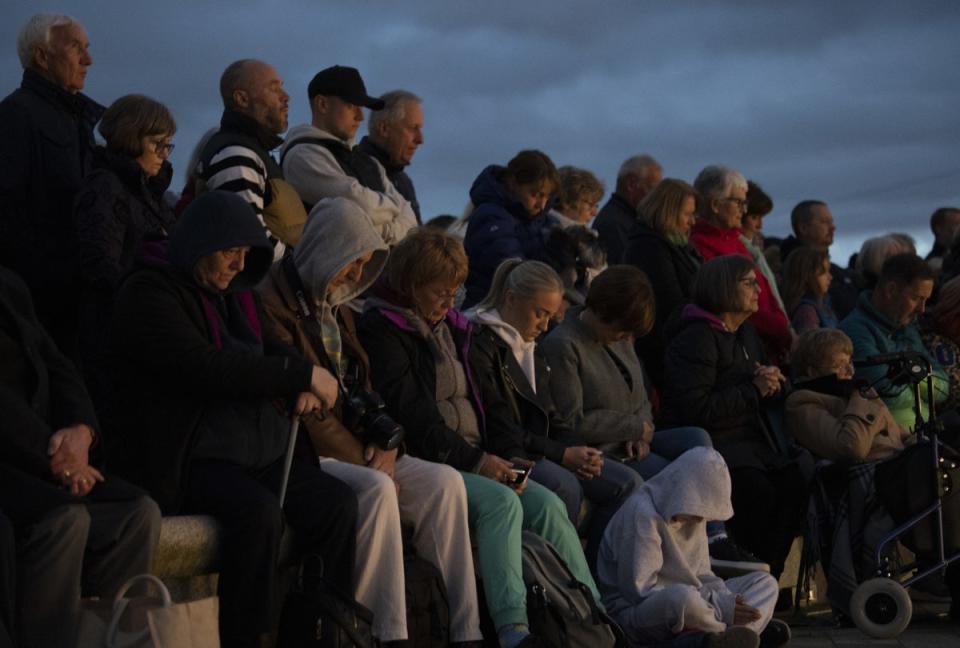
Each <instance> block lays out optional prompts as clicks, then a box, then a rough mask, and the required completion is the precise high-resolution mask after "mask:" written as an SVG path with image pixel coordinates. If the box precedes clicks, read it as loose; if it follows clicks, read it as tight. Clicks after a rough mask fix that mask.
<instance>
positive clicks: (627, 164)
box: [593, 155, 663, 265]
mask: <svg viewBox="0 0 960 648" xmlns="http://www.w3.org/2000/svg"><path fill="white" fill-rule="evenodd" d="M662 178H663V168H662V167H661V166H660V163H659V162H657V161H656V160H655V159H653V157H651V156H649V155H634V156H633V157H630V158H627V159H626V160H625V161H624V163H623V164H621V165H620V170H619V171H618V172H617V188H616V189H615V190H614V192H613V193H612V194H610V200H608V201H607V204H606V205H604V206H603V208H602V209H601V210H600V213H599V214H597V217H596V218H595V219H594V220H593V229H595V230H597V232H598V233H599V234H600V245H601V246H602V247H603V249H604V251H605V252H606V253H607V263H609V264H610V265H615V264H617V263H621V262H622V261H623V253H624V247H625V246H626V243H627V237H628V236H629V235H630V232H631V230H633V226H634V224H635V223H636V222H637V206H638V205H639V204H640V201H641V200H643V198H644V196H646V195H647V194H648V193H650V192H651V191H653V188H654V187H656V186H657V184H658V183H659V182H660V180H661V179H662Z"/></svg>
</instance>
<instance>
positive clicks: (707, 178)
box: [690, 165, 793, 364]
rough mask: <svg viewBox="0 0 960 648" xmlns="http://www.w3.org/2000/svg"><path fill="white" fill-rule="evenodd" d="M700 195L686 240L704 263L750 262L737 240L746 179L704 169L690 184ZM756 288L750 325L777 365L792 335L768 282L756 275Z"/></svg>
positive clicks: (734, 173)
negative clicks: (725, 258)
mask: <svg viewBox="0 0 960 648" xmlns="http://www.w3.org/2000/svg"><path fill="white" fill-rule="evenodd" d="M693 186H694V188H696V190H697V192H698V193H699V194H700V197H701V201H700V205H699V206H700V217H699V218H698V219H697V222H696V223H695V224H694V226H693V233H692V234H691V236H690V240H691V241H692V242H693V245H694V247H696V248H697V251H698V252H700V254H701V255H702V256H703V258H704V259H705V260H707V261H709V260H710V259H712V258H714V257H718V256H722V255H726V254H736V255H738V256H742V257H745V258H747V259H750V260H751V261H752V260H753V255H751V254H750V251H749V250H748V249H747V247H746V246H745V245H744V244H743V241H742V240H741V239H740V229H741V227H742V224H743V215H744V214H745V213H746V210H747V180H746V178H744V177H743V175H742V174H741V173H740V172H739V171H736V170H734V169H731V168H728V167H725V166H716V165H714V166H708V167H706V168H704V169H703V170H702V171H701V172H700V173H699V175H697V179H696V180H694V183H693ZM756 280H757V281H758V282H759V285H760V297H759V301H758V306H757V311H756V312H755V313H754V314H753V315H751V317H750V322H751V323H752V324H753V325H754V326H755V327H756V330H757V333H758V334H759V335H760V339H761V340H763V345H764V348H765V349H766V352H767V355H768V356H769V357H770V358H771V359H772V360H773V361H774V362H776V363H777V364H780V363H782V362H783V361H784V360H786V356H787V353H788V352H789V350H790V345H791V343H792V342H793V333H792V332H791V331H790V322H789V320H788V319H787V315H786V313H784V312H783V307H781V306H780V303H779V302H778V300H777V298H776V294H775V293H774V291H773V288H772V287H771V286H770V282H769V281H768V280H767V278H766V277H765V276H764V275H763V274H762V273H761V272H757V277H756Z"/></svg>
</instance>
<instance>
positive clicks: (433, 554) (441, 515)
mask: <svg viewBox="0 0 960 648" xmlns="http://www.w3.org/2000/svg"><path fill="white" fill-rule="evenodd" d="M386 258H387V246H386V244H384V242H383V241H382V240H381V239H380V236H379V235H378V234H377V232H376V230H375V229H374V228H373V226H372V225H371V224H370V223H369V221H368V220H367V219H366V218H365V217H364V214H363V210H362V209H361V208H360V207H358V206H357V205H356V204H355V203H353V202H351V201H349V200H347V199H345V198H334V199H324V200H321V201H320V202H319V203H318V204H317V206H316V207H315V208H314V209H313V211H312V212H311V213H310V218H309V219H308V221H307V225H306V227H305V228H304V231H303V234H302V236H301V238H300V240H299V242H298V243H297V245H296V247H295V248H294V249H293V251H292V252H291V253H288V254H287V255H286V256H285V257H284V258H283V260H281V262H280V263H278V264H275V265H274V266H273V267H272V268H271V271H270V274H269V275H268V276H267V278H266V280H265V281H263V282H262V283H261V284H260V286H259V288H258V289H259V291H260V294H261V296H262V298H263V306H264V311H265V318H264V328H265V329H266V333H267V334H268V336H269V337H270V338H271V339H273V340H274V341H277V342H280V343H282V344H285V345H289V346H293V347H295V348H296V349H297V350H298V351H299V352H300V353H301V354H303V355H304V357H306V358H308V359H310V360H311V361H312V362H315V363H316V364H318V365H321V366H324V367H326V368H328V369H329V370H330V372H331V373H333V374H334V375H336V376H338V377H339V380H340V383H341V389H342V392H343V394H342V395H341V398H340V399H339V402H338V404H337V405H336V406H335V407H334V408H333V410H331V411H329V412H325V413H323V414H322V415H318V416H306V417H304V419H303V423H302V425H303V428H305V429H306V431H307V432H308V434H309V437H310V440H311V441H312V442H313V448H314V450H315V451H316V453H317V454H318V455H320V465H321V469H322V470H323V471H324V472H328V473H329V474H331V475H333V476H335V477H337V479H340V480H341V481H343V482H346V483H347V484H348V485H349V486H350V487H351V488H352V489H353V490H354V492H355V493H356V495H357V502H358V505H359V510H360V514H359V515H358V521H359V523H358V528H357V557H358V559H357V564H356V568H355V570H354V582H355V586H356V590H355V595H356V598H357V600H358V601H360V602H361V603H363V604H364V605H366V606H367V607H369V608H370V609H371V610H372V611H373V614H374V617H373V634H374V636H375V637H377V638H378V639H379V640H380V641H381V642H391V641H402V640H405V639H407V636H408V635H407V624H406V613H405V607H406V606H405V596H404V579H403V544H402V541H401V523H403V524H405V525H409V526H410V527H412V529H413V537H412V540H413V542H412V544H413V548H414V550H415V551H416V553H417V555H418V556H420V557H421V558H423V559H425V560H427V561H429V562H431V563H433V564H434V565H435V566H436V567H437V568H438V569H439V570H440V572H441V574H442V575H443V578H444V582H445V584H446V588H447V592H448V596H449V603H450V626H451V627H450V635H451V641H452V642H454V645H459V644H461V643H467V642H473V641H479V640H480V639H481V638H482V635H481V633H480V620H479V605H478V602H477V591H476V584H475V580H474V569H473V560H472V556H471V551H470V532H469V526H468V521H467V494H466V490H465V489H464V484H463V479H462V478H461V477H460V474H459V473H458V472H457V471H456V470H454V469H453V468H451V467H450V466H446V465H441V464H438V463H434V462H430V461H424V460H421V459H417V458H415V457H412V456H410V455H408V454H405V453H403V452H402V446H401V447H397V446H396V443H397V442H398V439H397V438H396V437H393V438H385V436H384V434H382V432H383V431H385V430H388V429H389V427H390V426H389V425H383V424H382V425H380V426H371V425H364V421H366V420H368V419H361V420H358V418H359V417H358V416H357V413H356V412H355V411H353V410H352V409H351V406H350V405H349V403H348V402H346V401H349V400H351V399H350V398H345V397H344V395H345V394H349V395H351V396H356V395H357V394H358V393H360V392H363V393H365V394H370V393H372V392H371V387H370V379H369V375H370V366H369V361H368V359H367V355H366V352H365V351H364V349H363V346H362V345H361V344H360V341H359V339H358V338H357V334H356V328H355V325H354V320H353V315H352V312H351V310H350V309H349V308H345V307H344V305H345V304H346V303H347V302H349V301H350V300H351V299H353V298H354V297H356V296H357V295H359V294H360V293H361V292H363V291H364V290H366V289H367V288H369V287H370V285H371V284H372V283H373V282H374V280H376V278H377V276H378V275H379V274H380V272H381V270H382V269H383V266H384V263H385V262H386ZM368 407H369V406H368ZM375 413H376V412H375ZM382 423H386V422H385V421H383V422H382ZM371 427H375V428H377V429H380V430H381V434H375V433H374V430H373V429H369V428H371Z"/></svg>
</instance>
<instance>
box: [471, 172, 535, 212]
mask: <svg viewBox="0 0 960 648" xmlns="http://www.w3.org/2000/svg"><path fill="white" fill-rule="evenodd" d="M506 170H507V168H506V167H503V166H500V165H499V164H491V165H490V166H488V167H487V168H486V169H484V170H483V171H481V172H480V175H478V176H477V179H476V180H474V181H473V186H471V187H470V202H472V203H473V204H474V206H475V207H479V206H480V205H482V204H484V203H493V204H495V205H499V206H500V207H503V208H504V209H506V210H507V211H509V212H510V213H511V214H513V215H514V216H516V217H517V218H524V219H532V218H535V216H533V215H531V214H530V213H529V212H527V210H526V208H524V206H523V205H521V204H520V203H519V202H518V201H517V200H516V199H515V198H514V197H513V196H511V195H510V193H509V192H508V191H507V188H506V187H504V186H503V183H502V182H500V178H501V176H502V175H503V173H504V172H505V171H506ZM547 209H549V205H548V206H547V207H546V208H545V209H544V211H546V210H547ZM537 216H539V214H537Z"/></svg>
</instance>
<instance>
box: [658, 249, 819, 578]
mask: <svg viewBox="0 0 960 648" xmlns="http://www.w3.org/2000/svg"><path fill="white" fill-rule="evenodd" d="M758 276H759V273H757V272H756V269H755V266H754V264H753V260H752V259H748V258H746V257H743V256H740V255H725V256H719V257H717V258H715V259H712V260H710V261H707V262H706V263H705V264H704V265H703V266H702V267H701V268H700V271H699V272H698V273H697V277H696V280H695V281H694V286H693V303H692V304H688V305H687V306H685V307H684V308H683V310H682V311H681V315H680V323H679V329H680V330H679V331H678V333H677V334H676V336H674V338H673V339H672V340H671V341H670V345H669V346H668V348H667V353H666V358H665V366H666V371H665V381H664V384H665V388H664V391H663V404H662V409H661V412H660V421H659V422H660V425H661V427H681V426H698V427H702V428H705V429H706V430H707V431H708V432H709V433H710V437H711V439H712V440H713V446H714V448H716V449H717V450H718V451H719V452H720V454H721V455H723V458H724V459H726V461H727V466H728V467H729V468H730V475H731V478H732V479H733V510H734V511H735V515H734V517H733V519H732V520H731V521H730V522H729V523H728V524H727V530H728V531H729V532H732V535H733V539H734V541H735V542H736V543H737V544H738V545H739V546H741V547H743V548H744V549H746V550H747V551H749V552H751V553H753V554H756V555H757V556H759V557H760V558H761V559H763V560H764V561H765V562H766V563H767V564H769V565H770V572H771V573H772V574H773V575H774V576H777V577H779V575H780V573H781V572H782V571H783V565H784V561H785V559H786V557H787V553H788V552H789V551H790V545H791V543H792V542H793V539H794V537H796V536H797V535H799V533H800V531H801V530H802V523H803V519H804V511H805V510H806V502H807V485H806V484H807V478H806V477H805V475H807V474H809V471H810V470H811V469H812V465H810V464H809V457H806V456H805V455H803V454H802V453H801V454H800V459H798V457H797V453H796V452H794V451H793V449H790V448H783V447H781V445H780V444H779V443H778V441H777V437H776V436H775V435H774V433H773V431H772V429H771V427H770V425H769V421H768V420H767V417H766V415H765V413H764V409H765V408H766V407H769V406H771V405H773V404H774V403H773V401H774V399H776V397H778V396H779V395H781V394H782V392H783V390H784V388H785V382H786V381H785V379H784V377H783V374H781V373H780V370H779V369H778V368H777V367H775V366H771V365H768V364H767V361H766V357H765V355H764V351H763V344H762V342H761V340H760V338H759V336H758V335H757V331H756V329H755V328H754V327H753V325H752V324H751V323H750V322H749V321H748V320H750V319H751V317H752V316H753V315H754V314H755V313H756V312H757V309H758V308H759V303H760V290H761V288H760V285H761V284H760V281H759V280H758Z"/></svg>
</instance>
